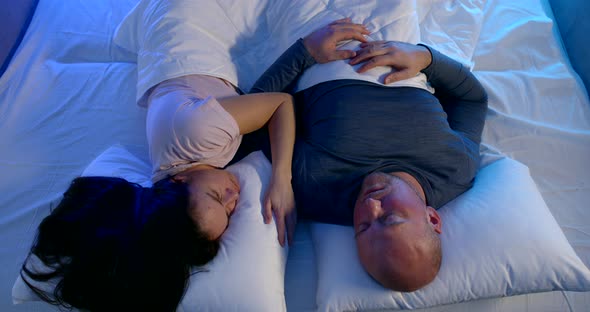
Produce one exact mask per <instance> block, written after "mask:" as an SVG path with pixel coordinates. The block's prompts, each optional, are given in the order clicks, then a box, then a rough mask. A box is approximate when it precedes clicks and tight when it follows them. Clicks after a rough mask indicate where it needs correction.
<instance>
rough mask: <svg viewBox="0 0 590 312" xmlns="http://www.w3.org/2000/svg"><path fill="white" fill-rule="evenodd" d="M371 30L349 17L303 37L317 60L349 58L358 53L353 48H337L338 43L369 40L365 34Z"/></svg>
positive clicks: (306, 45) (326, 60)
mask: <svg viewBox="0 0 590 312" xmlns="http://www.w3.org/2000/svg"><path fill="white" fill-rule="evenodd" d="M370 33H371V32H370V31H369V30H367V28H366V27H365V26H364V25H361V24H355V23H352V22H351V19H350V18H349V17H347V18H343V19H339V20H336V21H334V22H332V23H330V24H328V25H326V26H324V27H322V28H320V29H318V30H316V31H314V32H312V33H311V34H309V35H307V36H306V37H305V38H303V45H305V48H306V49H307V51H308V52H309V54H311V56H313V58H314V59H315V61H316V62H318V63H320V64H323V63H327V62H330V61H336V60H342V59H349V58H351V57H354V56H355V55H356V53H355V52H354V51H352V50H337V45H338V43H340V42H342V41H346V40H358V41H360V42H367V39H366V38H365V36H364V35H368V34H370Z"/></svg>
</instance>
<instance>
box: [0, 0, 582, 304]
mask: <svg viewBox="0 0 590 312" xmlns="http://www.w3.org/2000/svg"><path fill="white" fill-rule="evenodd" d="M136 2H137V1H136V0H124V1H121V0H110V1H73V0H72V1H50V0H39V2H38V4H36V6H35V5H31V3H33V4H34V3H35V2H34V1H33V2H27V4H26V5H25V4H23V7H24V10H29V8H31V7H33V8H34V14H33V13H32V14H33V15H32V18H31V19H30V23H27V18H22V19H21V22H20V23H15V25H10V26H11V27H16V28H18V29H19V31H16V32H15V35H14V36H13V37H14V38H13V39H12V42H13V44H9V45H8V46H9V49H10V51H12V52H14V53H10V52H9V53H6V55H7V61H6V62H4V64H6V66H5V70H4V72H3V73H0V74H2V76H1V77H0V129H1V130H0V169H1V172H3V174H2V177H1V178H0V194H1V196H0V233H1V235H0V236H1V237H2V241H1V242H0V244H1V245H0V246H1V248H0V252H1V256H0V261H1V262H0V266H1V267H2V269H1V270H0V281H1V283H2V284H1V291H2V294H3V295H2V296H1V297H0V310H2V311H50V310H54V309H55V308H53V307H51V306H49V305H47V304H45V303H38V302H28V303H24V304H20V305H13V303H12V298H11V296H10V293H11V289H12V287H13V283H14V280H15V279H16V277H17V275H18V270H19V268H20V265H21V264H22V262H23V260H24V258H25V256H26V253H27V251H28V248H29V246H30V243H31V241H32V239H33V236H34V231H35V229H36V227H37V224H38V223H39V222H40V221H41V220H42V218H43V217H44V216H45V215H47V214H48V212H49V209H50V207H51V206H52V205H55V204H56V203H57V201H59V199H60V197H61V194H62V193H63V190H65V188H66V187H67V185H68V183H69V182H70V181H71V180H72V178H74V177H76V176H79V175H80V174H81V173H82V172H83V171H84V169H85V168H86V167H87V166H88V165H89V164H90V163H91V162H92V160H94V159H95V158H97V157H98V156H99V155H101V153H103V151H105V150H107V149H108V148H109V147H112V146H113V145H115V144H121V145H123V146H125V148H126V149H127V150H128V151H129V152H131V153H132V154H133V155H138V156H137V157H140V158H141V157H143V158H145V157H146V155H147V147H146V144H147V143H146V139H145V132H144V131H145V130H144V129H145V110H144V109H143V108H141V107H138V106H137V105H135V102H136V94H135V90H136V82H137V65H136V60H137V58H136V56H135V55H134V54H133V53H131V52H129V51H127V50H125V49H122V48H121V47H119V46H117V45H115V44H114V43H113V36H114V34H115V30H116V28H117V26H118V25H119V23H120V22H121V21H122V20H123V18H124V17H125V16H126V14H127V13H128V12H129V11H130V10H131V9H132V8H133V7H134V6H135V4H136ZM218 2H223V3H230V2H227V1H218ZM342 2H348V3H349V4H352V5H358V6H359V7H360V6H361V2H360V1H354V0H349V1H327V2H325V3H324V4H325V6H327V7H330V8H332V9H333V8H334V7H335V6H338V4H339V3H342ZM23 3H25V2H23ZM366 3H373V2H366ZM456 3H457V2H454V1H430V0H420V1H417V2H416V5H417V7H418V8H419V10H418V11H419V14H418V17H419V18H421V19H424V18H428V16H430V15H429V14H430V13H431V12H430V10H436V9H439V10H443V9H447V10H448V11H440V12H439V13H440V15H439V17H441V19H438V20H437V21H439V22H441V23H442V22H445V24H440V25H439V26H440V27H441V28H444V29H450V28H453V26H454V25H453V24H452V23H451V22H450V18H449V17H448V16H447V17H446V18H443V17H444V16H445V14H446V13H448V14H449V16H451V15H452V14H451V13H452V12H454V9H456V6H455V5H456ZM459 3H462V2H459ZM464 3H467V4H466V6H467V7H470V6H475V7H478V8H480V10H479V11H477V10H474V11H469V10H467V11H465V12H466V14H471V15H469V16H471V17H472V18H473V20H474V21H479V23H476V22H474V23H473V24H469V25H468V27H467V28H464V29H461V28H460V27H456V29H455V30H456V31H462V32H467V35H466V36H467V37H469V38H470V40H473V41H472V43H473V44H472V45H471V46H469V47H464V46H459V48H461V49H460V50H461V51H463V52H464V53H463V54H462V55H459V56H458V58H461V57H462V56H463V57H464V62H465V63H467V64H468V65H471V66H472V70H473V72H474V73H475V74H476V76H477V77H478V79H480V80H481V82H482V83H483V84H484V86H485V87H486V89H487V90H488V93H489V95H490V102H489V112H488V118H487V120H486V127H485V129H484V134H483V146H484V148H485V150H486V151H489V152H491V153H494V154H501V155H506V156H509V157H511V158H513V159H515V160H517V161H519V162H521V163H523V164H525V165H526V166H527V167H528V168H529V170H530V173H531V176H532V177H533V179H534V182H535V183H536V186H537V187H538V189H539V190H540V192H541V194H542V197H543V200H544V201H545V203H546V204H547V206H548V208H549V209H550V211H551V214H552V215H553V217H554V218H555V220H556V221H557V223H558V224H559V227H560V228H561V230H562V231H563V233H564V234H565V237H566V238H567V240H568V242H569V244H570V245H571V246H572V247H573V250H574V251H575V253H576V254H577V256H578V257H579V258H580V259H581V261H582V262H583V263H584V264H585V265H586V266H590V210H588V209H587V208H588V207H587V206H588V204H587V203H588V202H590V166H588V164H587V162H588V159H590V100H589V98H588V93H587V91H586V90H587V87H590V86H588V85H584V81H586V82H587V81H588V78H587V77H588V76H587V75H588V71H584V69H585V68H588V61H587V60H586V61H585V62H584V60H583V58H581V57H580V56H579V53H580V50H582V51H584V49H585V50H586V51H588V46H587V43H586V42H585V41H584V40H582V37H581V36H582V35H579V34H578V35H576V33H579V32H580V29H584V27H586V29H587V27H588V22H587V21H585V22H586V24H581V25H576V26H575V27H572V26H571V24H564V21H567V17H568V16H572V15H573V14H578V15H577V16H578V17H579V18H580V19H582V17H580V16H581V15H579V14H581V13H580V12H584V5H586V8H587V4H584V3H583V1H565V2H556V3H557V4H556V6H555V16H557V17H559V18H560V19H559V20H558V23H559V27H561V31H562V32H563V33H564V34H566V36H563V38H562V36H561V35H560V28H558V25H557V24H558V23H556V22H555V20H554V14H553V11H552V8H551V4H550V3H549V2H547V1H545V0H528V1H519V2H518V3H515V2H511V3H508V2H503V1H499V0H496V1H487V2H481V1H474V2H469V1H465V2H464ZM563 3H569V4H570V5H571V6H570V7H569V8H570V9H571V8H572V7H576V6H577V8H578V10H576V11H571V10H570V11H568V10H567V8H568V7H567V6H566V5H564V4H563ZM11 5H12V4H11ZM459 6H460V5H459ZM564 8H565V9H564ZM15 10H16V9H15ZM564 10H565V11H564ZM31 12H32V10H31ZM574 12H576V13H574ZM353 13H354V12H353ZM309 14H318V12H312V11H310V13H309ZM319 14H321V12H320V13H319ZM16 24H20V25H16ZM430 25H432V24H430ZM473 25H475V26H473ZM568 25H569V26H568ZM455 26H456V25H455ZM21 30H22V31H21ZM422 30H423V31H425V30H424V29H422ZM299 31H304V30H302V29H300V30H299ZM21 33H22V34H23V36H22V38H21V39H22V40H18V39H19V34H21ZM246 39H248V38H246ZM249 39H252V38H249ZM435 39H436V38H433V37H431V38H430V40H435ZM562 39H563V41H562ZM576 39H577V41H576ZM7 40H8V39H7ZM252 40H253V39H252ZM291 40H292V38H288V37H281V38H280V39H279V40H277V41H278V42H281V44H282V45H280V47H283V48H285V47H286V44H287V43H288V42H290V41H291ZM283 41H284V42H283ZM260 42H263V40H261V41H257V43H260ZM580 44H582V45H583V44H585V45H586V46H579V45H580ZM577 45H578V46H577ZM13 47H14V48H13ZM576 47H577V48H576ZM275 48H276V47H275ZM442 48H443V50H444V49H445V47H444V46H442ZM568 48H569V50H568ZM446 49H449V50H450V49H452V47H446ZM469 51H471V52H469ZM468 52H469V53H471V56H470V57H468V56H467V54H469V53H468ZM277 53H278V52H275V54H274V55H275V57H276V56H278V55H277ZM0 55H2V54H0ZM568 55H569V57H568ZM270 61H271V60H267V61H266V62H267V63H268V62H270ZM240 65H241V66H242V67H245V66H252V67H253V66H254V65H252V64H250V65H248V63H247V62H246V61H244V63H240ZM238 67H239V68H242V67H240V66H238ZM574 69H576V70H578V72H579V73H580V74H582V76H580V75H578V72H576V70H574ZM257 70H258V71H260V69H257ZM238 72H239V71H238ZM255 78H256V77H239V76H238V77H236V79H241V81H242V83H241V84H242V87H243V88H244V89H247V87H248V85H250V84H251V83H252V79H255ZM249 79H250V80H249ZM142 155H143V156H142ZM316 228H317V225H315V224H313V223H311V222H308V221H302V222H300V223H299V225H298V228H297V232H296V237H295V242H294V244H293V245H292V246H291V248H290V249H289V253H288V258H287V261H286V268H285V275H284V300H285V307H284V308H286V309H287V310H289V311H315V310H318V309H319V310H324V307H325V306H324V305H322V304H320V302H321V301H322V300H321V299H322V298H321V297H320V298H318V293H320V292H319V288H321V287H322V286H321V285H318V280H319V279H320V278H321V277H320V276H321V275H322V273H323V272H321V271H318V268H319V266H318V260H317V259H318V257H319V256H318V254H320V252H321V251H320V252H318V249H317V248H318V244H317V241H314V239H313V232H314V229H316ZM589 307H590V292H577V291H553V292H540V293H531V294H523V295H517V296H510V297H501V298H481V299H479V300H471V301H468V302H462V303H457V304H453V305H442V306H434V307H429V308H426V309H424V310H423V311H589ZM244 310H247V308H244Z"/></svg>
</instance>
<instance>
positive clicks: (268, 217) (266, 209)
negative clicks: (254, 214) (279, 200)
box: [262, 198, 272, 224]
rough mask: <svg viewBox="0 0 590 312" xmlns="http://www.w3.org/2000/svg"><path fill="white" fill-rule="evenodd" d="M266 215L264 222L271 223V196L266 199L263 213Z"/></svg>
mask: <svg viewBox="0 0 590 312" xmlns="http://www.w3.org/2000/svg"><path fill="white" fill-rule="evenodd" d="M262 215H263V217H264V223H266V224H269V223H270V221H271V220H272V204H271V202H270V198H266V200H265V201H264V209H263V213H262Z"/></svg>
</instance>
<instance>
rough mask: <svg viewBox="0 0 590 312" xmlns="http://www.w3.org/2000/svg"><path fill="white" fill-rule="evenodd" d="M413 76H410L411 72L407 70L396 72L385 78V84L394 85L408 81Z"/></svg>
mask: <svg viewBox="0 0 590 312" xmlns="http://www.w3.org/2000/svg"><path fill="white" fill-rule="evenodd" d="M411 76H412V75H411V74H410V71H409V70H407V69H404V70H400V71H394V72H392V73H391V74H389V75H387V76H386V77H385V80H384V83H385V84H389V83H393V82H396V81H400V80H404V79H408V78H410V77H411Z"/></svg>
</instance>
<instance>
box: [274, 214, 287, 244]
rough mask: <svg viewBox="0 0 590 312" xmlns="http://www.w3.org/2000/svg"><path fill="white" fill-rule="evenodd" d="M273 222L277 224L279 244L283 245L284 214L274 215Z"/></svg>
mask: <svg viewBox="0 0 590 312" xmlns="http://www.w3.org/2000/svg"><path fill="white" fill-rule="evenodd" d="M275 217H276V218H275V223H276V224H277V234H278V239H279V244H281V246H283V247H284V246H285V216H284V215H282V214H280V213H278V214H276V215H275Z"/></svg>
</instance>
